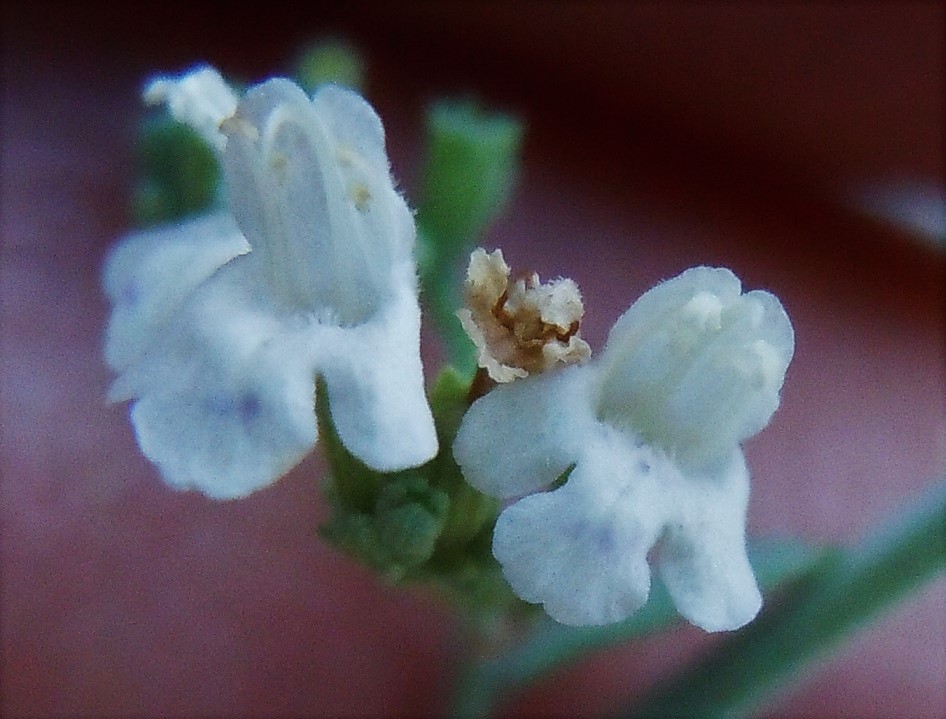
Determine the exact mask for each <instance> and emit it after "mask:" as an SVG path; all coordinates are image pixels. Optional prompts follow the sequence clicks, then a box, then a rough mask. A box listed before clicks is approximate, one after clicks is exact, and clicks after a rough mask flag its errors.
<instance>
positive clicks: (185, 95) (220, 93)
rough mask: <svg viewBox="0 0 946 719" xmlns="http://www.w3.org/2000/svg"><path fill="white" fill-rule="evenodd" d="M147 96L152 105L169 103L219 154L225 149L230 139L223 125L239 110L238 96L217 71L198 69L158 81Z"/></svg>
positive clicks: (206, 68)
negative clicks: (221, 129) (225, 133)
mask: <svg viewBox="0 0 946 719" xmlns="http://www.w3.org/2000/svg"><path fill="white" fill-rule="evenodd" d="M143 95H144V101H145V102H146V103H147V104H149V105H158V104H160V103H166V104H167V106H168V110H169V111H170V113H171V115H173V116H174V118H175V119H176V120H178V121H180V122H183V123H186V124H187V125H190V126H191V127H193V128H194V130H196V131H197V132H198V133H199V134H200V136H201V137H203V138H204V139H205V140H206V141H207V142H208V143H210V145H211V146H213V147H214V148H216V149H217V150H218V151H220V150H223V148H224V146H225V145H226V142H227V138H226V137H225V136H224V135H223V134H222V133H221V132H220V123H221V122H222V121H223V120H225V119H226V118H228V117H229V116H230V115H232V114H233V112H234V110H236V107H237V96H236V94H235V93H234V92H233V90H232V89H230V86H229V85H228V84H227V83H226V81H225V80H224V79H223V77H222V76H221V75H220V73H219V72H217V71H216V70H215V69H214V68H212V67H209V66H203V67H197V68H195V69H193V70H191V71H190V72H188V73H185V74H184V75H181V76H180V77H177V78H169V77H162V78H157V79H156V80H152V81H151V82H150V83H149V84H148V86H147V87H146V88H145V90H144V93H143Z"/></svg>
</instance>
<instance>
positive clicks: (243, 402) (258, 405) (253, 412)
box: [237, 392, 263, 422]
mask: <svg viewBox="0 0 946 719" xmlns="http://www.w3.org/2000/svg"><path fill="white" fill-rule="evenodd" d="M262 409H263V404H262V402H260V398H259V396H258V395H257V394H256V393H255V392H246V393H245V394H244V395H243V396H242V397H240V401H239V403H238V405H237V413H238V414H239V415H240V417H241V418H242V419H243V420H244V421H245V422H250V421H252V420H254V419H256V418H257V417H259V415H260V411H261V410H262Z"/></svg>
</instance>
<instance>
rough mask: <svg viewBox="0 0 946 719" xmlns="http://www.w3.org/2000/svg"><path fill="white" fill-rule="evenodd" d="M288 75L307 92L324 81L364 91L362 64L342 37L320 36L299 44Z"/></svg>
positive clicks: (354, 51)
mask: <svg viewBox="0 0 946 719" xmlns="http://www.w3.org/2000/svg"><path fill="white" fill-rule="evenodd" d="M292 75H293V78H294V79H295V81H296V82H298V83H299V85H300V86H301V87H302V89H303V90H305V91H306V92H307V93H309V94H311V93H313V92H314V91H315V90H316V89H317V88H318V87H319V86H320V85H324V84H325V83H327V82H333V83H335V84H336V85H341V86H342V87H348V88H351V89H352V90H357V91H358V92H361V93H363V92H364V83H365V63H364V61H363V60H362V59H361V55H360V54H359V53H358V50H357V49H356V48H355V46H354V45H352V44H351V43H350V42H349V41H348V40H345V39H344V38H337V37H325V38H320V39H318V40H315V41H314V42H311V43H309V44H308V45H306V46H305V47H303V48H302V50H301V52H300V53H299V56H298V58H297V59H296V63H295V66H294V71H293V74H292Z"/></svg>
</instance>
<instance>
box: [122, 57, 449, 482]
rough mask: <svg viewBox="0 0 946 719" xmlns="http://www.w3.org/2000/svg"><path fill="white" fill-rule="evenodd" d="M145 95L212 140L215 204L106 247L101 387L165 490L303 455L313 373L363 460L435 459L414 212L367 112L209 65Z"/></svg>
mask: <svg viewBox="0 0 946 719" xmlns="http://www.w3.org/2000/svg"><path fill="white" fill-rule="evenodd" d="M146 96H147V97H148V99H150V100H152V101H155V100H158V101H161V100H163V101H165V102H167V103H168V106H169V107H170V109H171V111H172V113H174V114H175V116H176V117H178V119H180V120H183V121H185V122H188V123H190V124H192V125H193V126H194V127H195V128H196V129H198V131H200V132H201V133H202V134H203V135H204V136H205V137H207V139H208V140H210V141H211V142H212V143H213V144H214V146H215V147H217V148H218V149H219V150H220V159H221V163H222V167H223V171H224V176H225V179H226V181H227V189H228V200H229V206H230V212H229V213H227V212H218V213H215V214H211V215H208V216H206V217H202V218H200V219H197V220H193V221H190V222H186V223H183V224H180V225H176V226H172V227H167V228H162V229H158V230H154V231H150V232H145V233H140V234H136V235H133V236H131V237H130V238H127V239H125V240H124V241H123V242H121V243H120V244H119V245H118V246H117V247H116V248H115V249H114V250H113V252H112V254H111V255H110V257H109V258H108V262H107V265H106V269H105V280H104V282H105V288H106V291H107V293H108V295H109V298H110V299H111V302H112V305H113V310H112V317H111V320H110V323H109V327H108V333H107V341H106V359H107V360H108V362H109V364H110V365H111V366H112V368H113V369H115V370H116V372H117V373H118V378H117V379H116V380H115V383H114V384H113V386H112V389H111V391H110V398H111V399H113V400H125V399H133V400H134V405H133V407H132V410H131V417H132V422H133V424H134V427H135V430H136V434H137V437H138V442H139V445H140V446H141V449H142V451H143V452H144V454H145V455H146V456H147V457H148V458H149V459H151V460H152V461H153V462H155V463H156V464H157V465H158V466H159V468H160V469H161V472H162V474H163V476H164V478H165V479H166V480H167V481H168V482H169V483H170V484H172V485H174V486H176V487H180V488H196V489H199V490H201V491H202V492H204V493H206V494H207V495H209V496H211V497H214V498H219V499H223V498H232V497H240V496H243V495H246V494H248V493H250V492H252V491H254V490H256V489H259V488H261V487H263V486H266V485H268V484H270V483H271V482H273V481H274V480H276V479H277V478H278V477H279V476H281V475H282V474H284V473H285V472H287V471H288V470H289V469H291V468H292V467H293V466H294V465H295V464H297V463H298V462H299V461H300V460H301V458H302V457H303V456H304V455H305V454H307V453H308V452H309V451H310V450H311V448H312V446H313V444H314V443H315V441H316V437H317V427H316V418H315V413H314V396H315V380H316V377H317V376H321V377H323V378H324V380H325V384H326V387H327V391H328V398H329V406H330V411H331V413H332V419H333V422H334V424H335V425H336V427H337V430H338V433H339V436H340V437H341V439H342V441H343V442H344V444H345V445H346V447H347V448H348V449H349V450H350V451H351V452H352V453H353V454H354V455H355V456H357V457H358V458H359V459H361V460H362V461H363V462H364V463H365V464H367V465H369V466H371V467H373V468H374V469H377V470H380V471H392V470H396V469H402V468H405V467H410V466H415V465H419V464H422V463H423V462H425V461H427V460H428V459H430V458H431V457H433V455H434V454H436V451H437V439H436V434H435V431H434V426H433V419H432V417H431V414H430V409H429V407H428V405H427V401H426V398H425V395H424V387H423V374H422V368H421V361H420V309H419V306H418V303H417V284H416V276H415V270H414V262H413V258H412V251H413V243H414V237H415V228H414V222H413V217H412V215H411V212H410V210H409V209H408V208H407V205H406V204H405V203H404V200H403V199H402V198H401V196H400V195H399V194H398V193H397V192H396V191H395V189H394V186H393V184H392V181H391V177H390V173H389V167H388V160H387V156H386V153H385V149H384V131H383V128H382V126H381V122H380V120H379V119H378V116H377V115H376V114H375V112H374V110H373V109H372V108H371V107H370V106H369V105H368V104H367V103H366V102H365V101H364V100H363V99H362V98H361V97H359V96H358V95H357V94H355V93H353V92H350V91H348V90H343V89H340V88H337V87H334V86H329V87H325V88H323V89H320V90H319V91H318V92H317V93H316V94H315V95H314V96H313V97H312V98H309V97H307V96H306V95H305V93H304V92H303V91H302V90H301V89H300V88H299V87H297V86H296V85H294V84H293V83H291V82H289V81H288V80H282V79H275V80H270V81H267V82H264V83H262V84H260V85H257V86H255V87H252V88H251V89H250V90H249V91H248V92H247V93H246V94H245V95H244V96H243V98H242V99H240V100H239V103H237V99H236V97H235V96H234V95H233V93H232V91H231V90H230V89H229V88H228V87H227V85H226V84H225V83H224V81H223V80H222V78H221V77H220V76H219V74H218V73H217V72H216V71H215V70H212V69H210V68H203V69H198V70H195V71H194V72H192V73H190V74H188V75H185V76H184V77H182V78H180V79H162V80H159V81H157V82H155V83H153V84H152V85H151V86H150V87H149V88H148V90H146ZM228 98H232V102H231V100H230V99H228Z"/></svg>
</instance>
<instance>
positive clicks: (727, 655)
mask: <svg viewBox="0 0 946 719" xmlns="http://www.w3.org/2000/svg"><path fill="white" fill-rule="evenodd" d="M944 567H946V482H943V483H941V484H939V485H937V486H935V487H934V488H933V489H932V491H930V492H929V493H928V494H927V495H926V496H925V497H923V498H922V499H921V501H920V502H919V504H918V505H917V506H915V507H914V508H913V511H911V512H909V513H908V514H907V515H905V516H903V517H901V518H898V519H897V520H896V521H894V522H892V523H891V524H890V525H889V527H888V528H887V529H885V530H883V531H880V532H878V533H877V534H876V535H875V536H874V537H873V538H872V539H870V540H868V541H867V542H866V543H865V544H864V545H863V546H862V547H860V548H855V549H851V550H846V551H838V552H837V553H836V554H835V555H834V556H833V557H828V558H826V560H825V561H823V562H822V563H821V564H819V565H818V566H816V567H815V568H814V569H813V570H812V571H811V572H809V573H808V574H807V575H806V576H805V577H804V578H803V580H802V581H801V582H799V583H797V584H796V585H795V587H794V588H793V590H792V591H791V592H790V594H789V595H788V596H784V597H783V598H782V601H780V602H779V603H778V604H776V605H774V606H772V607H771V608H767V609H766V610H765V611H763V613H762V614H761V615H760V616H759V618H758V619H756V620H755V622H753V623H752V624H750V625H749V626H748V627H746V629H744V630H742V631H741V632H739V633H737V634H734V635H733V636H732V637H730V638H729V639H727V640H725V641H723V642H722V643H720V644H719V645H717V647H716V648H715V649H714V651H713V652H712V653H711V654H710V655H709V656H707V657H706V658H704V659H703V660H701V661H699V662H697V663H696V664H695V665H693V666H691V667H689V668H686V669H684V670H683V671H682V672H680V673H679V674H677V675H676V676H674V677H672V678H671V679H669V680H668V681H667V682H665V683H663V684H662V685H660V686H659V687H657V688H656V689H655V690H654V691H653V692H652V693H650V694H649V695H648V696H646V697H645V698H644V699H643V701H642V702H641V703H639V704H638V705H637V706H636V707H635V708H634V709H633V710H632V711H631V712H629V713H628V714H627V716H630V717H668V716H673V717H701V718H709V719H713V718H715V717H739V716H744V715H745V714H747V713H748V712H749V711H751V710H752V709H753V708H754V707H756V706H757V705H758V703H759V701H760V700H761V699H762V698H763V697H764V696H765V695H766V694H767V693H768V692H770V691H772V690H774V689H776V688H778V687H780V686H782V685H783V684H784V682H785V681H786V680H788V679H790V678H791V676H792V675H794V674H795V673H796V672H797V671H798V670H799V669H801V668H802V667H803V666H804V665H805V664H807V663H808V662H810V661H812V660H813V659H816V658H817V657H819V656H822V655H824V653H825V652H827V651H828V650H829V649H831V648H832V647H834V646H836V645H837V644H839V643H840V642H841V641H842V640H843V639H844V638H845V637H847V636H848V635H850V634H851V633H852V632H854V631H856V630H857V629H859V628H860V627H862V626H863V625H864V624H866V623H867V622H868V621H869V620H871V619H872V618H874V617H875V616H876V615H877V614H878V613H880V612H881V611H882V610H883V609H885V608H887V607H889V606H890V605H892V604H893V603H894V602H896V601H897V600H898V599H900V598H902V597H904V596H906V595H907V594H908V593H910V592H911V591H913V590H915V589H917V588H918V587H919V586H920V585H921V584H923V583H924V582H926V581H928V580H930V579H931V578H932V577H933V576H935V574H936V573H937V572H939V571H941V570H942V569H943V568H944Z"/></svg>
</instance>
